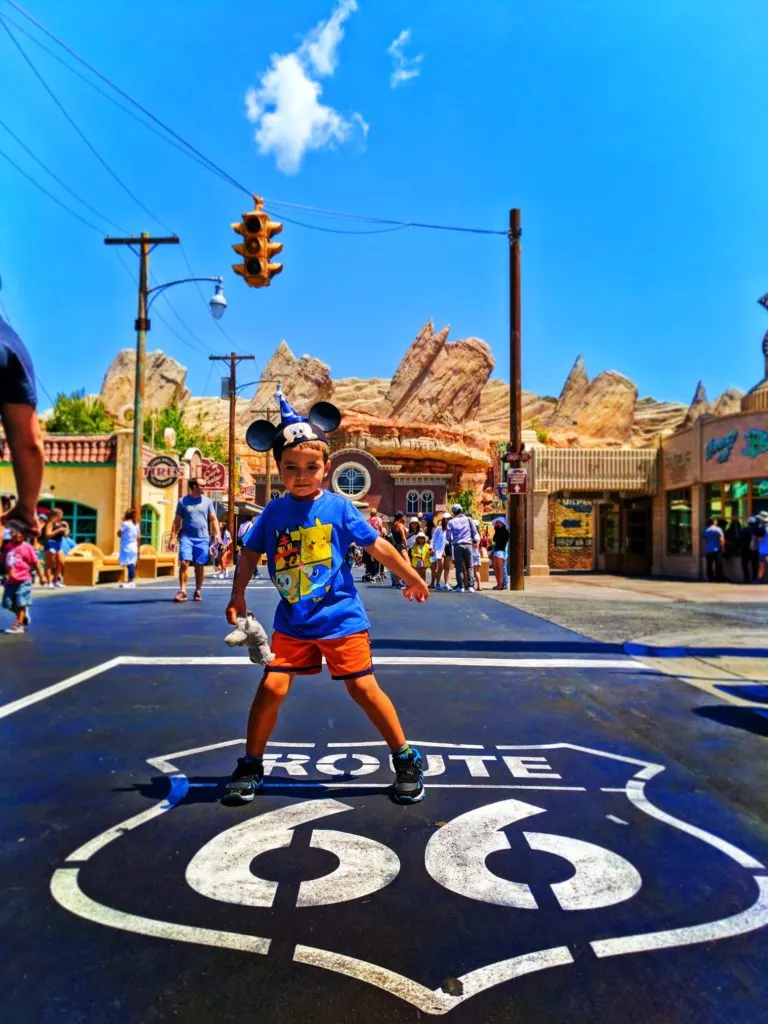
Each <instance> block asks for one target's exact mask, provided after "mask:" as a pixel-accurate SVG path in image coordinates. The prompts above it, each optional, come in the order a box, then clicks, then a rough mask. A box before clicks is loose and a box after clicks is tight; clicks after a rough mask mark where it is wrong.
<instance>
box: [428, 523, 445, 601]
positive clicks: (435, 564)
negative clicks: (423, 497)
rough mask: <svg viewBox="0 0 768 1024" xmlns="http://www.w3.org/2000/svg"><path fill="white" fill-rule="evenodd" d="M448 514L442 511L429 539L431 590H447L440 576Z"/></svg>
mask: <svg viewBox="0 0 768 1024" xmlns="http://www.w3.org/2000/svg"><path fill="white" fill-rule="evenodd" d="M448 520H449V516H448V514H447V513H443V515H442V516H441V518H440V520H439V521H438V522H437V524H436V526H435V528H434V530H433V531H432V538H431V540H430V552H431V553H430V561H431V563H432V580H431V582H430V589H431V590H447V589H448V586H447V584H445V583H442V582H441V576H442V574H443V559H444V557H445V544H446V538H445V528H446V526H447V525H448Z"/></svg>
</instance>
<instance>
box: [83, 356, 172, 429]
mask: <svg viewBox="0 0 768 1024" xmlns="http://www.w3.org/2000/svg"><path fill="white" fill-rule="evenodd" d="M186 379H187V371H186V370H185V369H184V367H183V366H181V364H180V363H177V362H176V360H175V359H171V357H170V356H167V355H166V354H165V353H164V352H161V351H160V349H157V350H156V351H155V352H148V353H147V362H146V386H145V389H144V411H145V412H157V411H158V410H159V409H165V408H166V407H167V406H169V405H173V404H174V403H175V404H177V405H183V404H184V403H185V402H186V401H187V399H188V398H189V391H188V390H187V388H186V386H185V382H186ZM135 381H136V353H135V352H134V350H133V349H130V348H124V349H122V350H121V351H120V352H118V353H117V355H116V356H115V358H114V360H113V361H112V365H111V366H110V367H109V369H108V370H107V373H106V376H105V377H104V383H103V384H102V385H101V400H102V401H103V403H104V405H105V407H106V410H107V412H108V413H109V414H110V416H113V417H114V418H115V419H116V420H117V421H118V422H121V423H124V422H126V420H127V419H129V418H130V416H132V415H133V392H134V384H135ZM126 414H128V415H126Z"/></svg>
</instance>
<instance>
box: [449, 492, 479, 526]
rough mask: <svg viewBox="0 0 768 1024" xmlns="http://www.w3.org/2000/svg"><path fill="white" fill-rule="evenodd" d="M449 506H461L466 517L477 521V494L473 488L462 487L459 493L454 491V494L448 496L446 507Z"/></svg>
mask: <svg viewBox="0 0 768 1024" xmlns="http://www.w3.org/2000/svg"><path fill="white" fill-rule="evenodd" d="M451 505H461V507H462V508H463V509H464V511H465V512H466V513H467V515H468V516H471V517H472V519H479V518H480V516H479V512H478V508H477V492H476V491H475V489H474V487H464V488H463V489H462V490H460V491H456V492H455V493H454V494H449V495H448V507H449V508H450V507H451Z"/></svg>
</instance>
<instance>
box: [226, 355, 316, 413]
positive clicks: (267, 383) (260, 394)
mask: <svg viewBox="0 0 768 1024" xmlns="http://www.w3.org/2000/svg"><path fill="white" fill-rule="evenodd" d="M260 379H261V380H262V381H263V383H262V384H260V385H259V386H258V388H257V389H256V393H255V394H254V396H253V398H252V399H251V401H250V403H249V404H248V407H247V409H246V411H245V414H244V416H243V418H242V419H241V422H242V423H250V422H251V420H258V419H264V417H265V412H264V410H265V409H270V410H276V406H275V400H274V395H275V388H276V387H277V384H276V381H280V384H281V386H282V389H283V392H284V393H285V397H286V398H287V399H288V401H289V402H291V403H292V404H293V405H295V406H296V407H297V408H298V409H300V410H301V411H302V412H306V411H307V410H308V409H309V408H310V406H311V405H313V404H314V403H315V402H320V401H325V400H326V399H329V398H330V397H331V395H332V394H333V381H332V380H331V371H330V368H329V367H328V365H327V364H326V363H322V362H321V361H320V360H319V359H315V358H314V357H313V356H302V357H301V359H297V358H296V356H295V355H294V354H293V352H291V350H290V349H289V348H288V346H287V345H286V343H285V342H284V341H281V342H280V344H279V345H278V346H277V350H276V352H275V354H274V355H273V356H272V358H271V359H270V360H269V362H268V363H267V365H266V366H265V367H264V369H263V371H262V373H261V376H260Z"/></svg>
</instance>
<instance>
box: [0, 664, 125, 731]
mask: <svg viewBox="0 0 768 1024" xmlns="http://www.w3.org/2000/svg"><path fill="white" fill-rule="evenodd" d="M121 664H122V659H121V658H111V659H110V660H109V661H103V662H102V663H101V664H100V665H94V666H93V668H88V669H86V670H85V672H78V674H77V675H76V676H70V677H69V679H62V681H61V682H60V683H54V684H53V686H46V688H45V689H44V690H35V692H34V693H28V694H27V696H26V697H19V699H18V700H13V701H11V703H10V704H4V705H3V706H2V707H0V718H6V717H7V716H8V715H13V714H15V713H16V712H17V711H22V710H23V709H24V708H28V707H29V706H30V705H31V704H37V703H38V702H39V701H41V700H47V698H48V697H53V696H55V695H56V694H57V693H62V692H63V691H64V690H68V689H69V688H70V687H71V686H77V684H78V683H84V682H86V680H88V679H93V677H94V676H98V675H101V673H102V672H108V671H109V670H110V669H111V668H117V667H118V666H119V665H121Z"/></svg>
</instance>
